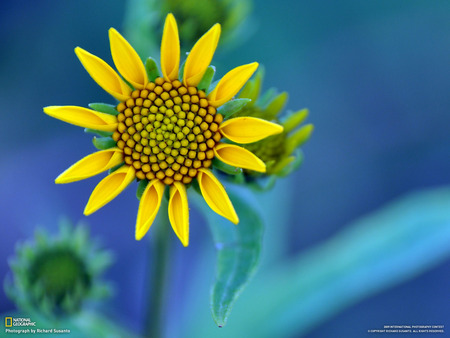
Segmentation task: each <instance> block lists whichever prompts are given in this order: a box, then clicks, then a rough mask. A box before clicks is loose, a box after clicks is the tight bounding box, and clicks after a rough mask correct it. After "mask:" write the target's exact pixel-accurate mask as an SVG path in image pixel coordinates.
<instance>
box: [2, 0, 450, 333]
mask: <svg viewBox="0 0 450 338" xmlns="http://www.w3.org/2000/svg"><path fill="white" fill-rule="evenodd" d="M125 7H126V4H125V1H114V2H112V1H106V0H101V1H95V2H93V1H87V0H80V1H72V2H60V1H48V0H43V1H39V2H37V1H23V0H19V1H14V2H1V4H0V45H1V49H0V74H1V81H0V97H1V102H2V107H1V117H2V126H3V127H2V132H1V133H0V150H1V154H2V160H1V164H2V165H1V167H0V184H1V187H2V189H1V201H2V202H1V204H0V211H1V215H2V220H1V224H2V235H1V236H0V257H1V260H0V278H1V279H2V280H3V279H4V277H5V276H6V275H7V274H8V273H9V268H8V265H7V258H8V257H10V256H12V255H13V252H14V245H15V242H16V241H18V240H23V239H26V238H29V237H30V236H31V234H32V233H33V232H34V229H35V227H36V225H42V226H45V227H47V228H49V229H56V225H57V220H58V218H59V217H60V216H62V215H67V216H69V217H70V218H71V219H73V220H74V221H77V220H80V219H86V220H87V222H88V223H89V224H90V225H91V229H92V233H93V234H95V235H96V236H99V237H101V239H102V242H103V243H104V245H105V246H106V247H108V248H111V249H113V250H114V251H115V253H116V257H117V260H116V264H115V265H114V266H113V267H112V268H111V269H110V270H109V272H108V274H107V276H106V277H107V278H108V279H110V280H112V281H114V283H115V285H116V295H115V297H114V298H113V299H112V300H111V301H110V304H111V307H110V310H109V313H110V314H111V315H112V316H115V317H117V318H121V320H122V321H123V323H125V324H127V325H128V326H130V327H131V328H133V329H134V330H136V331H140V330H141V328H142V326H143V321H144V316H145V313H144V312H145V311H144V309H145V293H144V288H145V287H148V283H149V281H148V280H147V276H146V275H145V264H146V261H147V255H148V251H147V246H148V238H147V239H146V240H144V241H141V242H136V241H135V240H134V222H135V217H136V213H137V207H138V201H137V199H136V197H135V189H134V188H130V189H128V190H127V191H125V192H124V193H123V194H122V195H120V196H119V197H118V198H117V199H116V200H115V201H113V202H112V203H110V204H109V205H107V206H106V207H104V208H103V209H102V210H100V211H98V212H97V213H95V214H94V215H92V216H90V217H89V218H85V217H84V216H82V211H83V209H84V205H85V203H86V202H87V199H88V197H89V194H90V193H91V191H92V189H93V188H94V187H95V184H96V183H97V182H98V180H99V179H98V178H92V179H88V180H85V181H81V182H78V183H73V184H69V185H63V186H57V185H55V184H53V181H54V178H55V177H56V176H57V175H58V174H59V173H60V172H61V171H63V170H64V169H66V168H67V167H68V166H69V165H71V164H72V163H74V162H75V161H77V160H78V159H80V158H82V157H83V156H86V155H87V154H89V153H91V152H92V151H94V148H93V146H92V144H91V137H90V136H88V135H83V131H82V129H81V128H78V127H74V126H71V125H68V124H64V123H62V122H60V121H57V120H55V119H52V118H50V117H48V116H46V115H45V114H44V113H43V112H42V107H44V106H47V105H65V104H67V105H69V104H70V105H79V106H87V104H88V103H90V102H109V103H113V99H112V98H111V97H109V96H108V95H107V94H106V93H105V92H103V90H102V89H101V88H100V87H99V86H98V85H97V84H96V83H95V82H94V81H92V80H91V78H90V77H89V75H88V74H87V73H86V72H85V70H84V69H83V68H82V67H81V65H80V63H79V61H78V60H77V58H76V57H75V54H74V52H73V49H74V47H75V46H81V47H83V48H85V49H87V50H88V51H90V52H92V53H94V54H96V55H98V56H100V57H102V58H103V59H105V60H107V62H109V63H110V64H111V57H110V54H109V45H108V34H107V30H108V28H109V27H111V26H114V27H116V28H118V29H119V30H120V29H121V28H122V22H123V14H124V12H125ZM449 10H450V3H449V2H448V1H444V0H436V1H422V0H416V1H414V0H409V1H395V2H392V1H388V0H384V1H367V2H365V1H356V0H345V1H339V2H336V1H331V0H327V1H319V2H311V1H288V0H279V1H276V2H274V1H257V3H256V4H255V8H254V20H255V22H256V24H257V25H258V26H257V29H256V31H255V34H254V35H253V36H252V38H251V39H250V40H249V41H248V42H247V43H246V44H245V45H243V46H241V47H240V49H239V52H228V53H227V54H222V55H220V56H218V57H217V58H216V59H215V64H217V65H219V66H220V67H219V68H218V69H219V73H220V75H223V74H224V73H225V72H226V71H227V70H229V69H231V68H232V67H235V66H237V65H240V64H243V63H248V62H251V61H258V62H260V63H261V64H263V65H264V66H265V69H266V79H265V89H268V88H269V87H272V86H273V87H277V88H278V89H279V90H281V91H288V92H289V94H290V100H289V103H288V107H287V108H289V109H292V110H297V109H300V108H304V107H307V108H309V109H310V117H309V122H312V123H314V124H315V132H314V134H313V137H312V139H311V141H310V142H309V143H308V144H306V146H305V147H304V152H305V162H304V164H303V166H302V167H301V169H300V170H299V171H298V172H296V173H295V174H294V175H292V176H291V177H289V178H287V179H284V180H281V181H279V182H278V183H277V187H276V189H275V191H274V193H273V194H276V193H280V192H281V193H283V194H284V198H283V199H281V200H280V203H281V204H285V205H280V206H279V208H280V210H284V215H283V219H284V221H286V222H287V223H288V224H289V227H290V229H289V232H288V233H289V235H288V236H286V238H283V239H282V242H283V243H284V245H282V246H281V247H278V248H276V249H275V248H274V247H271V245H272V243H271V241H270V240H266V248H265V249H264V250H265V259H266V260H271V259H273V257H270V253H273V254H274V255H275V254H276V255H278V256H282V257H288V256H289V255H293V254H294V253H295V254H298V253H300V252H302V251H303V250H306V249H308V248H311V247H313V246H315V245H316V244H318V243H320V242H321V241H322V240H325V239H327V238H330V237H331V236H333V235H334V234H336V233H337V232H338V231H339V230H340V229H342V227H343V226H345V225H346V224H347V223H349V222H350V221H352V220H354V219H356V218H358V217H361V216H363V215H364V214H366V213H368V212H370V211H373V210H375V209H377V208H379V207H381V206H382V205H383V204H385V203H387V202H389V201H391V200H392V199H394V198H396V197H399V196H401V195H402V194H404V193H407V192H410V191H415V190H420V189H423V188H428V187H435V186H440V185H448V184H449V183H450V176H449V173H450V152H449V150H450V136H449V135H450V133H449V131H450V130H449V126H450V114H449V107H450V96H449V95H448V90H449V88H450V65H449V62H448V61H449V55H450V21H449V17H448V13H449ZM156 58H157V59H159V57H158V56H157V57H156ZM286 205H287V206H289V208H288V207H286ZM292 206H295V207H292ZM272 226H274V227H276V226H278V225H277V224H272ZM151 234H152V231H151V230H150V233H149V236H151ZM147 237H148V236H147ZM286 243H287V244H286ZM274 245H275V244H274ZM175 246H176V254H175V255H174V258H173V260H174V261H173V270H174V271H173V279H172V281H173V282H172V283H173V285H172V286H173V289H174V290H175V291H174V292H173V294H172V295H171V297H170V299H169V300H168V302H169V306H170V311H171V313H173V316H174V317H177V316H181V315H182V314H181V312H182V307H183V302H184V301H185V297H184V294H185V292H187V286H186V285H189V281H191V280H192V278H193V277H192V276H191V274H190V272H191V266H192V265H195V262H196V259H197V258H198V257H199V256H200V255H201V254H202V252H203V251H202V250H200V248H203V247H204V246H207V247H210V248H212V243H211V242H210V233H209V231H208V229H207V226H206V225H205V222H204V220H203V218H202V217H201V216H200V214H199V212H198V211H196V210H195V209H194V208H193V210H191V241H190V246H189V247H188V248H187V249H184V248H182V247H181V245H179V243H178V242H176V245H175ZM411 264H414V262H411ZM449 268H450V262H448V261H447V262H446V263H445V264H442V265H440V266H439V267H436V268H434V269H433V270H431V271H429V272H427V273H426V274H424V275H422V276H420V277H418V278H416V279H414V280H411V281H409V282H408V283H405V284H403V285H399V286H397V287H395V288H394V289H390V290H388V291H385V292H383V293H381V294H378V295H377V296H375V297H372V298H370V299H367V300H365V301H363V302H361V303H359V304H357V305H355V306H353V307H351V308H348V309H347V310H345V311H343V312H341V313H340V314H338V315H337V316H335V317H334V318H331V319H330V320H328V321H327V322H326V323H323V324H322V325H321V326H320V327H318V328H316V329H315V330H314V331H312V332H311V335H312V336H314V337H331V336H335V334H336V332H346V333H347V334H346V336H351V335H357V333H358V332H365V331H367V329H370V328H373V327H379V326H381V325H384V324H388V323H394V322H395V323H417V324H422V323H429V324H443V323H445V321H446V320H448V315H447V316H446V315H445V314H448V313H450V303H449V302H448V285H450V273H449ZM213 272H214V267H213V266H211V270H210V271H205V278H210V279H212V276H213ZM249 287H251V284H250V286H249ZM199 292H204V293H205V294H207V293H209V290H207V289H205V290H200V291H199ZM208 306H209V305H208V304H207V303H205V307H208ZM13 308H14V305H13V304H12V303H11V302H9V301H8V300H7V299H6V297H5V295H4V293H3V292H1V293H0V312H5V311H8V310H11V309H13ZM230 320H232V319H230Z"/></svg>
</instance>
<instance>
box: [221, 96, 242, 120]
mask: <svg viewBox="0 0 450 338" xmlns="http://www.w3.org/2000/svg"><path fill="white" fill-rule="evenodd" d="M249 102H250V99H235V100H231V101H228V102H227V103H225V104H224V105H222V106H220V107H219V109H217V112H218V113H220V114H222V115H223V117H224V119H227V118H230V117H231V116H232V115H233V114H236V113H237V112H239V111H240V110H241V109H242V108H244V107H245V106H246V105H247V104H248V103H249Z"/></svg>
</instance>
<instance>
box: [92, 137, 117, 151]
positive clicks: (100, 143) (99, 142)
mask: <svg viewBox="0 0 450 338" xmlns="http://www.w3.org/2000/svg"><path fill="white" fill-rule="evenodd" d="M92 143H93V144H94V147H95V148H97V149H98V150H105V149H109V148H113V147H115V146H116V145H117V143H116V141H114V140H113V139H112V138H111V137H94V138H93V139H92Z"/></svg>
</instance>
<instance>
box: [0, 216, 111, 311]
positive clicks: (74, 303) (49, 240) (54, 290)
mask: <svg viewBox="0 0 450 338" xmlns="http://www.w3.org/2000/svg"><path fill="white" fill-rule="evenodd" d="M111 263H112V254H111V253H110V252H108V251H104V250H100V249H99V248H98V247H97V245H96V243H95V242H94V241H93V240H92V239H91V238H90V236H89V231H88V228H87V227H86V226H84V225H78V226H76V227H72V226H71V224H70V223H68V222H67V221H62V222H61V223H60V228H59V232H58V234H57V235H56V236H54V237H51V236H50V235H49V234H47V233H46V232H45V231H44V230H37V231H36V233H35V237H34V240H33V241H31V242H27V243H18V244H17V246H16V255H15V257H13V259H11V260H10V262H9V265H10V267H11V270H12V272H13V278H12V279H10V278H9V279H6V280H5V292H6V294H7V295H8V296H9V298H10V299H11V300H12V301H14V302H15V304H16V305H17V307H18V308H20V309H22V310H25V311H35V312H38V313H41V314H44V315H47V316H60V315H69V314H73V313H76V312H78V311H79V310H80V309H81V307H82V305H83V303H84V301H85V300H87V299H100V298H103V297H105V296H108V295H109V294H110V288H109V286H108V285H107V284H105V283H104V282H102V281H101V280H100V279H99V277H100V275H101V274H102V273H103V272H104V270H105V269H106V268H107V267H109V266H110V265H111Z"/></svg>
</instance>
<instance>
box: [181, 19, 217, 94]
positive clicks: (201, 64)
mask: <svg viewBox="0 0 450 338" xmlns="http://www.w3.org/2000/svg"><path fill="white" fill-rule="evenodd" d="M220 31H221V28H220V24H215V25H214V26H212V27H211V29H210V30H209V31H207V32H206V33H205V34H204V35H203V36H202V37H201V38H200V39H199V40H198V41H197V42H196V43H195V45H194V47H192V50H191V52H190V53H189V55H188V57H187V59H186V63H185V67H184V73H183V83H184V84H185V85H187V86H194V87H195V86H197V85H198V84H199V82H200V80H201V79H202V77H203V75H204V74H205V71H206V69H207V68H208V67H209V65H210V63H211V60H212V58H213V56H214V52H215V51H216V48H217V44H218V43H219V38H220Z"/></svg>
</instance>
